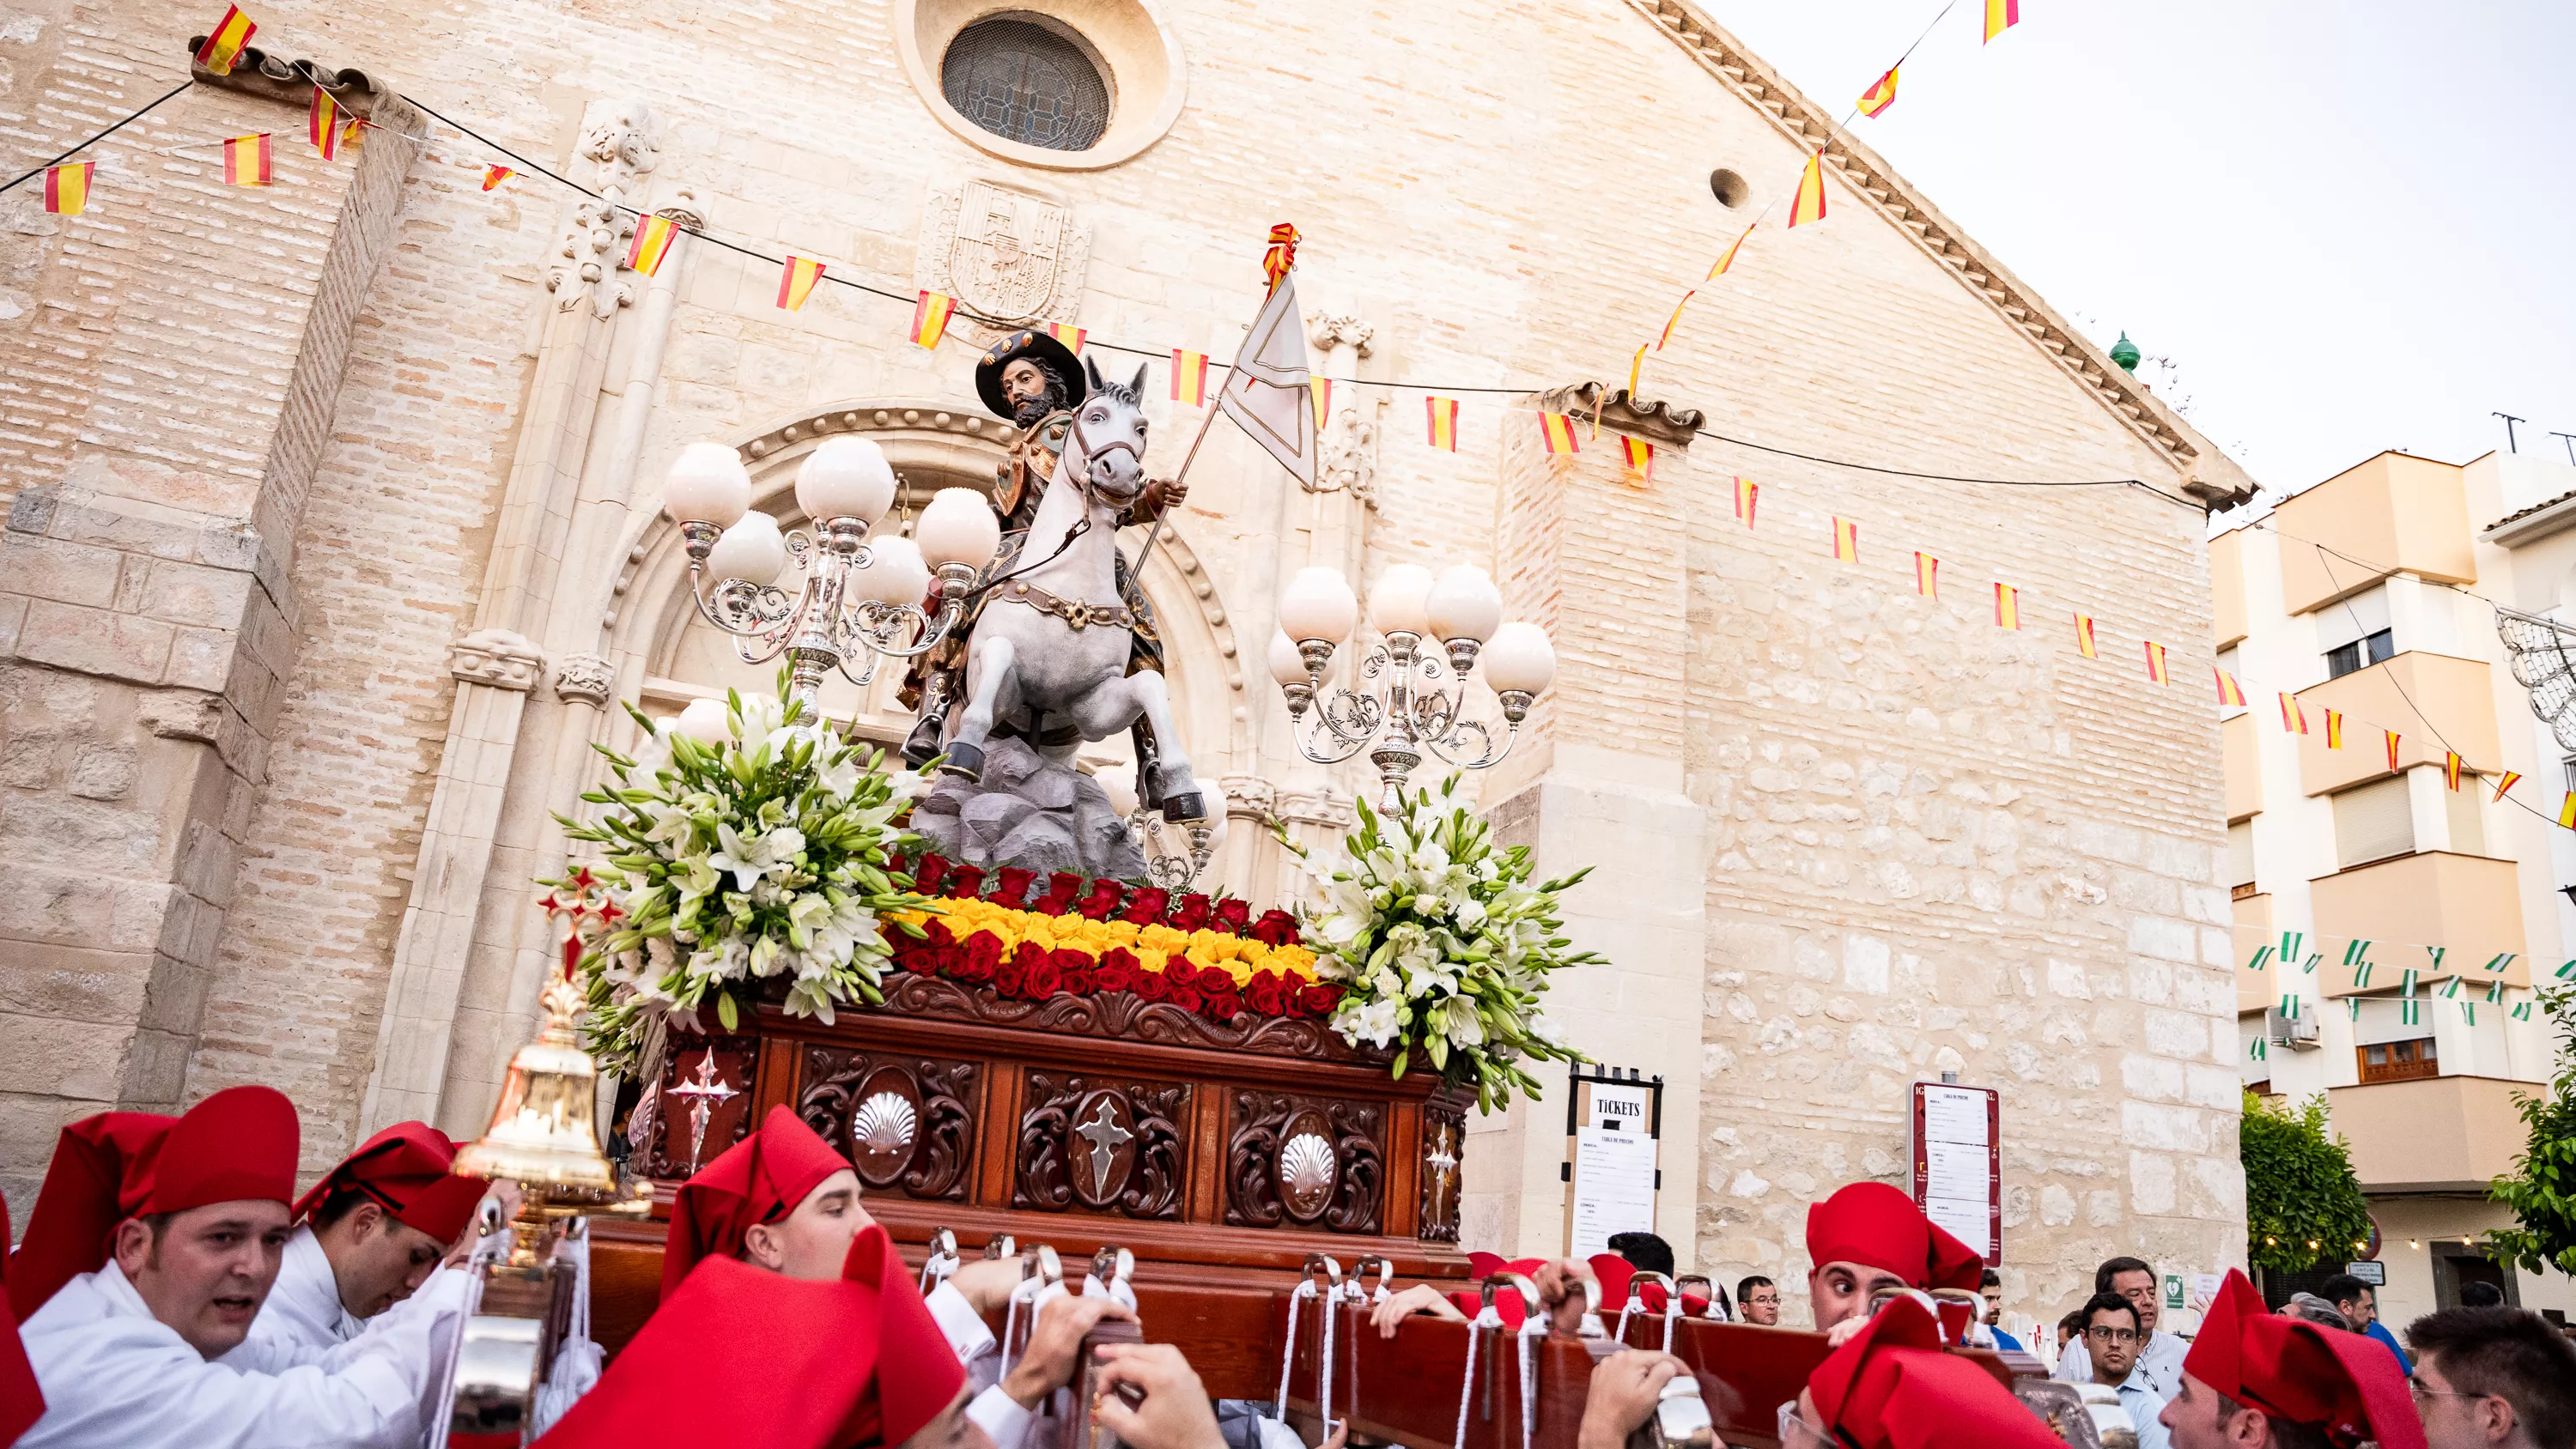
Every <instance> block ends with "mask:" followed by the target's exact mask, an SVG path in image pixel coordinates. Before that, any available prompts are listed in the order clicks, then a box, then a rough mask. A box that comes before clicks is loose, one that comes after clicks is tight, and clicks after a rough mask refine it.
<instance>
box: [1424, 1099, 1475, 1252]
mask: <svg viewBox="0 0 2576 1449" xmlns="http://www.w3.org/2000/svg"><path fill="white" fill-rule="evenodd" d="M1466 1139H1467V1107H1466V1103H1465V1102H1464V1101H1463V1100H1453V1099H1452V1098H1451V1097H1450V1096H1449V1095H1448V1094H1447V1093H1441V1094H1439V1095H1435V1096H1434V1097H1432V1099H1431V1100H1430V1101H1428V1102H1425V1103H1423V1104H1422V1173H1421V1177H1422V1213H1421V1217H1420V1220H1419V1221H1420V1224H1421V1226H1420V1227H1419V1228H1417V1229H1416V1230H1415V1232H1414V1236H1415V1237H1417V1238H1419V1239H1421V1240H1422V1241H1423V1242H1426V1243H1454V1242H1456V1241H1458V1157H1459V1153H1460V1151H1461V1149H1463V1148H1464V1146H1465V1145H1466Z"/></svg>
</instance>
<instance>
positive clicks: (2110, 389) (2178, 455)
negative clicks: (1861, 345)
mask: <svg viewBox="0 0 2576 1449" xmlns="http://www.w3.org/2000/svg"><path fill="white" fill-rule="evenodd" d="M1628 4H1629V6H1630V7H1631V8H1632V9H1634V10H1635V11H1636V12H1637V13H1638V14H1640V15H1643V16H1645V17H1646V18H1647V19H1648V20H1650V21H1652V22H1653V23H1654V25H1655V27H1656V29H1658V30H1660V31H1662V32H1663V33H1664V35H1665V36H1666V37H1667V38H1668V39H1670V40H1671V41H1672V42H1673V43H1674V44H1676V45H1678V46H1680V47H1681V48H1682V50H1683V51H1684V52H1686V53H1687V54H1689V55H1690V56H1691V57H1693V58H1694V59H1696V60H1697V61H1698V62H1699V63H1700V66H1701V67H1702V68H1703V69H1705V70H1706V71H1707V72H1708V73H1709V74H1710V75H1713V76H1715V77H1717V79H1718V81H1719V82H1720V83H1721V84H1723V85H1725V86H1726V87H1727V88H1728V89H1729V90H1732V91H1734V92H1735V93H1737V94H1738V95H1741V96H1743V97H1744V98H1745V100H1746V101H1747V102H1749V103H1751V104H1752V105H1753V106H1755V107H1756V108H1758V109H1760V110H1761V111H1764V112H1766V113H1768V114H1769V115H1770V116H1771V117H1772V119H1773V122H1774V124H1776V125H1777V126H1779V128H1780V129H1781V131H1782V132H1783V133H1784V134H1786V135H1787V136H1789V137H1790V138H1791V139H1792V140H1794V141H1797V142H1798V143H1799V144H1801V145H1803V146H1806V147H1808V148H1810V149H1813V148H1815V147H1817V146H1822V147H1823V148H1824V153H1825V160H1826V161H1827V162H1828V163H1829V164H1831V165H1832V166H1833V167H1834V169H1835V170H1836V171H1838V172H1840V173H1841V175H1842V179H1843V180H1844V181H1845V182H1847V183H1849V185H1850V186H1851V188H1852V189H1853V190H1854V191H1856V192H1858V193H1859V194H1860V195H1862V196H1864V197H1866V198H1868V200H1869V202H1870V204H1871V205H1872V206H1874V207H1875V208H1876V209H1877V210H1878V211H1879V212H1880V213H1882V214H1883V215H1885V216H1886V217H1887V218H1888V219H1889V220H1890V221H1892V222H1894V223H1896V224H1897V225H1898V226H1900V227H1902V228H1903V229H1904V230H1905V231H1906V232H1908V233H1910V234H1911V235H1912V236H1913V237H1914V238H1915V242H1916V244H1917V245H1919V246H1921V247H1922V248H1923V249H1924V250H1925V251H1926V252H1929V253H1930V254H1931V255H1932V257H1933V259H1934V260H1936V261H1938V262H1940V263H1941V264H1942V265H1944V266H1946V267H1948V268H1949V269H1950V270H1951V271H1952V272H1953V273H1954V274H1956V275H1957V276H1958V278H1959V280H1960V281H1961V282H1962V283H1964V284H1965V285H1966V286H1967V287H1968V288H1969V289H1970V290H1972V291H1974V292H1976V293H1977V294H1979V295H1980V296H1982V297H1983V298H1985V300H1986V302H1987V304H1988V305H1989V306H1991V307H1993V308H1994V309H1995V310H1996V311H1998V312H2000V313H2002V314H2003V316H2004V318H2005V319H2006V320H2007V321H2009V322H2011V323H2012V325H2013V326H2015V327H2018V328H2019V329H2021V331H2022V332H2023V333H2024V334H2025V335H2027V336H2028V337H2029V338H2030V339H2031V340H2032V341H2033V342H2035V343H2037V344H2038V345H2039V347H2040V349H2041V350H2042V351H2043V352H2045V353H2047V354H2048V355H2049V356H2051V357H2053V358H2055V359H2056V361H2057V364H2058V365H2059V366H2060V367H2062V368H2064V369H2065V370H2066V371H2067V372H2068V373H2069V374H2071V375H2072V376H2073V377H2074V378H2075V380H2076V381H2077V382H2079V383H2082V384H2083V385H2084V387H2085V389H2086V390H2087V391H2088V392H2090V393H2091V394H2092V395H2093V396H2094V398H2095V399H2096V400H2098V401H2099V402H2100V403H2101V404H2102V405H2103V406H2104V407H2105V408H2108V409H2109V410H2110V411H2111V413H2112V415H2113V416H2115V417H2117V418H2119V419H2120V421H2121V422H2122V423H2123V424H2125V425H2126V426H2127V427H2128V428H2129V429H2130V430H2131V431H2132V432H2134V433H2136V434H2137V435H2138V436H2139V437H2140V438H2142V439H2144V440H2145V441H2146V442H2147V444H2148V445H2149V446H2150V447H2153V448H2154V449H2155V450H2156V451H2157V453H2159V454H2160V455H2162V456H2163V457H2164V458H2166V459H2167V460H2168V461H2170V462H2171V463H2172V465H2173V468H2174V471H2175V472H2176V473H2178V474H2180V475H2181V478H2182V489H2183V491H2184V492H2185V493H2188V494H2190V495H2191V497H2192V498H2193V499H2194V500H2195V501H2197V502H2199V503H2200V504H2201V505H2203V506H2204V507H2207V508H2212V509H2218V508H2232V507H2235V506H2237V505H2239V504H2241V503H2244V502H2246V501H2248V500H2250V499H2251V498H2252V497H2253V496H2254V480H2253V479H2252V478H2250V477H2248V476H2247V475H2246V473H2245V470H2244V469H2242V468H2240V467H2238V466H2237V464H2236V461H2235V460H2234V459H2232V458H2230V457H2228V456H2227V455H2226V454H2225V453H2223V452H2221V451H2219V449H2218V448H2217V446H2216V445H2215V444H2213V443H2211V442H2210V441H2209V440H2208V439H2207V438H2205V437H2202V436H2201V435H2200V433H2199V432H2198V431H2197V430H2195V429H2194V428H2193V427H2192V426H2191V424H2189V423H2187V422H2185V421H2183V420H2182V419H2181V418H2180V417H2179V416H2177V415H2176V414H2175V413H2174V412H2173V410H2172V409H2170V408H2168V407H2166V406H2165V405H2164V403H2163V402H2162V401H2161V400H2159V399H2158V398H2157V397H2156V395H2155V394H2154V393H2153V392H2151V391H2149V390H2148V388H2147V386H2146V385H2145V384H2144V383H2141V382H2139V381H2138V380H2137V379H2136V378H2134V377H2132V376H2130V375H2129V374H2128V373H2127V372H2126V371H2125V370H2123V369H2122V368H2121V367H2120V366H2119V364H2117V363H2115V362H2113V361H2111V359H2110V358H2109V357H2108V356H2106V355H2105V354H2104V353H2103V352H2102V350H2101V349H2100V348H2097V347H2095V346H2094V345H2093V344H2092V343H2091V342H2090V341H2088V340H2086V339H2085V337H2084V336H2083V334H2082V333H2080V332H2077V331H2076V330H2075V329H2074V328H2073V327H2071V326H2069V325H2067V322H2066V320H2065V319H2064V318H2062V317H2060V316H2058V315H2057V313H2056V312H2055V311H2054V310H2053V309H2051V308H2050V307H2049V306H2048V304H2047V303H2045V302H2043V301H2041V300H2040V299H2039V296H2038V294H2037V293H2035V292H2033V291H2032V290H2031V289H2030V288H2028V287H2027V286H2024V285H2023V284H2022V283H2021V281H2020V280H2019V279H2018V278H2016V277H2014V276H2013V275H2012V274H2011V273H2010V272H2008V271H2006V270H2005V269H2004V268H2003V266H2002V265H2001V264H2000V263H1998V262H1996V261H1995V259H1994V258H1993V257H1992V256H1990V255H1988V254H1987V252H1986V250H1985V249H1984V248H1983V247H1980V246H1978V245H1977V244H1976V243H1975V242H1973V241H1970V240H1969V239H1968V236H1967V234H1966V233H1965V232H1963V231H1961V230H1960V229H1959V227H1958V226H1957V225H1955V224H1954V223H1952V222H1951V221H1950V219H1949V218H1948V217H1945V216H1943V215H1942V214H1941V212H1940V209H1939V208H1937V207H1935V206H1933V205H1932V203H1931V202H1930V201H1928V200H1926V199H1925V198H1924V196H1923V194H1922V193H1921V192H1919V191H1916V190H1915V189H1914V187H1913V186H1912V185H1911V184H1909V183H1908V182H1907V181H1906V180H1905V179H1904V178H1903V177H1901V176H1899V175H1897V174H1896V171H1895V169H1894V168H1893V167H1890V166H1889V165H1888V164H1887V162H1886V161H1884V160H1883V159H1881V158H1880V157H1879V155H1878V154H1877V153H1876V152H1874V151H1872V150H1870V149H1869V148H1868V147H1866V146H1863V145H1861V144H1860V143H1859V142H1857V141H1854V140H1853V139H1852V138H1851V134H1850V133H1849V132H1848V131H1843V130H1840V129H1838V128H1837V127H1836V125H1835V117H1834V115H1833V113H1831V112H1829V111H1826V110H1824V109H1823V108H1821V107H1819V106H1817V105H1815V104H1814V103H1813V102H1811V101H1809V100H1808V99H1807V98H1806V97H1805V96H1803V95H1801V94H1799V92H1798V89H1797V87H1795V86H1792V85H1790V84H1789V83H1788V82H1787V81H1785V80H1783V79H1781V77H1780V74H1779V72H1777V71H1775V70H1773V69H1772V68H1771V67H1770V66H1768V65H1766V64H1764V63H1763V62H1762V60H1761V59H1760V58H1758V57H1756V56H1755V55H1754V54H1753V53H1752V52H1751V51H1750V50H1747V49H1746V48H1745V47H1744V45H1743V43H1742V42H1740V41H1738V40H1737V39H1736V38H1735V37H1734V36H1732V35H1729V34H1728V33H1727V32H1726V31H1725V30H1724V29H1723V28H1721V27H1720V26H1719V25H1718V24H1717V23H1716V22H1715V21H1712V20H1710V19H1709V18H1708V16H1707V15H1706V14H1705V13H1703V12H1702V11H1701V10H1700V9H1699V7H1697V6H1696V5H1692V4H1689V3H1687V0H1628Z"/></svg>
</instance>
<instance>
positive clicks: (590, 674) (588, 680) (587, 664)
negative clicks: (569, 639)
mask: <svg viewBox="0 0 2576 1449" xmlns="http://www.w3.org/2000/svg"><path fill="white" fill-rule="evenodd" d="M616 682H617V670H616V667H615V666H613V665H611V664H610V663H609V662H608V661H607V660H605V659H602V658H600V657H599V656H598V655H596V654H567V655H565V656H564V657H563V658H561V659H559V660H557V661H555V697H556V698H558V699H562V700H567V701H572V702H576V703H580V704H586V705H589V706H590V707H591V708H593V709H598V708H601V707H602V706H604V705H606V704H607V703H608V691H609V689H610V687H611V686H613V685H615V684H616Z"/></svg>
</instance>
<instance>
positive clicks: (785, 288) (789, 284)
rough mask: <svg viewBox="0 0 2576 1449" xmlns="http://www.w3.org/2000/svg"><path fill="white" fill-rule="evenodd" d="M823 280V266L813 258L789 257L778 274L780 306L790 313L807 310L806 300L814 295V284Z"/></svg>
mask: <svg viewBox="0 0 2576 1449" xmlns="http://www.w3.org/2000/svg"><path fill="white" fill-rule="evenodd" d="M821 280H823V264H822V263H821V262H818V261H816V260H814V259H813V258H812V257H793V256H792V257H789V258H788V259H787V265H786V266H785V267H784V268H782V269H781V270H780V271H779V273H778V305H779V306H781V307H784V308H786V309H787V310H788V311H790V312H801V311H803V310H804V309H805V299H806V298H808V297H810V296H813V295H814V284H815V283H816V282H819V281H821Z"/></svg>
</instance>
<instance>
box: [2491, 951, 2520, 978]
mask: <svg viewBox="0 0 2576 1449" xmlns="http://www.w3.org/2000/svg"><path fill="white" fill-rule="evenodd" d="M2515 954H2516V953H2514V952H2512V951H2499V952H2497V953H2496V954H2495V955H2494V956H2493V957H2491V958H2489V959H2488V961H2487V970H2488V971H2490V972H2492V973H2493V974H2495V975H2498V976H2501V975H2503V974H2504V968H2506V967H2507V966H2510V965H2512V964H2513V958H2514V956H2515Z"/></svg>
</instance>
